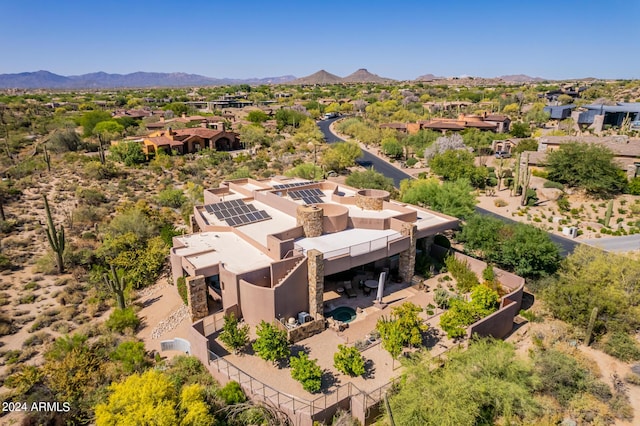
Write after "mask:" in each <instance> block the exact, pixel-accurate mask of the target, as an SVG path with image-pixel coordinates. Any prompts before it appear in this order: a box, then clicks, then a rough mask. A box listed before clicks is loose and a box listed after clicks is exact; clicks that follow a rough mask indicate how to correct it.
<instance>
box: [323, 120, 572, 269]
mask: <svg viewBox="0 0 640 426" xmlns="http://www.w3.org/2000/svg"><path fill="white" fill-rule="evenodd" d="M336 120H339V118H332V119H330V120H322V121H318V127H319V128H320V130H321V131H322V133H323V134H324V139H325V141H327V143H335V142H343V141H344V139H340V138H339V137H338V136H336V135H335V134H334V133H333V132H332V131H331V130H330V129H329V126H330V125H331V123H333V122H334V121H336ZM361 159H362V160H364V161H370V162H371V164H372V166H373V168H374V170H376V171H377V172H379V173H382V174H383V175H385V176H386V177H389V178H391V179H393V184H394V185H395V187H396V188H399V187H400V181H402V180H404V179H413V177H412V176H410V175H408V174H407V173H405V172H403V171H402V170H400V169H398V168H396V167H394V166H392V165H391V164H389V163H387V162H386V161H384V160H381V159H380V158H378V157H376V156H375V155H373V154H371V153H370V152H367V151H362V157H361ZM476 211H477V212H478V213H480V214H482V215H486V216H492V217H495V218H497V219H500V220H502V221H503V222H505V223H518V222H516V221H515V220H512V219H509V218H507V217H504V216H500V215H499V214H496V213H493V212H491V211H489V210H485V209H482V208H480V207H476ZM548 234H549V236H550V237H551V241H553V242H554V243H556V244H557V245H558V246H559V247H560V254H561V255H562V256H563V257H564V256H566V255H568V254H570V253H571V252H573V250H574V249H575V248H576V247H577V246H578V244H580V242H578V241H575V240H570V239H568V238H564V237H561V236H559V235H556V234H552V233H548Z"/></svg>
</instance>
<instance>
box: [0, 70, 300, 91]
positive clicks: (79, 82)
mask: <svg viewBox="0 0 640 426" xmlns="http://www.w3.org/2000/svg"><path fill="white" fill-rule="evenodd" d="M294 79H295V76H292V75H285V76H280V77H266V78H246V79H236V78H212V77H205V76H203V75H198V74H186V73H181V72H175V73H159V72H134V73H131V74H108V73H106V72H95V73H90V74H82V75H70V76H63V75H58V74H54V73H52V72H49V71H36V72H22V73H18V74H0V88H2V89H11V88H20V89H97V88H118V87H120V88H121V87H185V86H225V85H230V84H281V83H286V82H288V81H291V80H294Z"/></svg>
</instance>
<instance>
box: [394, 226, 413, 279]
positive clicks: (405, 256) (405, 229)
mask: <svg viewBox="0 0 640 426" xmlns="http://www.w3.org/2000/svg"><path fill="white" fill-rule="evenodd" d="M400 233H401V234H402V235H403V236H405V237H409V248H408V249H406V250H405V251H403V252H400V265H399V271H398V272H399V274H400V276H401V277H402V280H403V281H404V282H406V283H410V282H411V279H412V278H413V272H414V269H415V267H416V226H415V225H414V224H412V223H406V224H403V225H402V229H401V230H400Z"/></svg>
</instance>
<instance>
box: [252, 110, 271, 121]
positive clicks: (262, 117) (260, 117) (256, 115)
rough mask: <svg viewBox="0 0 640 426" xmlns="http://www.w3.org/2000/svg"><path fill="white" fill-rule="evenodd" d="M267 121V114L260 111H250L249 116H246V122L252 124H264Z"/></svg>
mask: <svg viewBox="0 0 640 426" xmlns="http://www.w3.org/2000/svg"><path fill="white" fill-rule="evenodd" d="M268 119H269V116H268V115H267V113H266V112H264V111H260V110H256V111H250V112H249V114H247V120H249V121H250V122H252V123H264V122H265V121H267V120H268Z"/></svg>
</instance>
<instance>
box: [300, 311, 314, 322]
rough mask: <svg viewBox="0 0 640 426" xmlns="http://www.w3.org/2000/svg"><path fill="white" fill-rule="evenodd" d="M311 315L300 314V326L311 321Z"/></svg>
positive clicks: (306, 313)
mask: <svg viewBox="0 0 640 426" xmlns="http://www.w3.org/2000/svg"><path fill="white" fill-rule="evenodd" d="M311 320H312V318H311V315H309V312H300V313H299V314H298V324H304V323H306V322H309V321H311Z"/></svg>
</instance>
